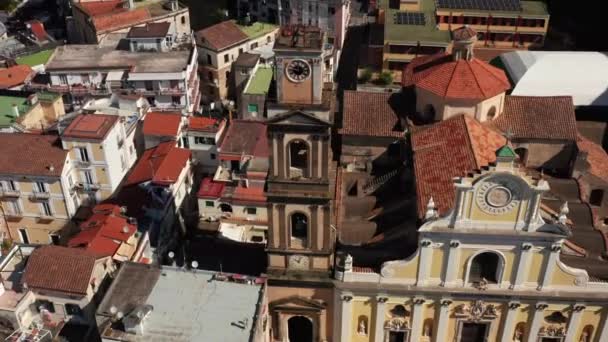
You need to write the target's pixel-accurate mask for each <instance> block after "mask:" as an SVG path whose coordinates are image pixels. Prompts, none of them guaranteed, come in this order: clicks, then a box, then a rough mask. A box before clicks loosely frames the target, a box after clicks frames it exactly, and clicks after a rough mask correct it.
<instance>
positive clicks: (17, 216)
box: [4, 211, 23, 222]
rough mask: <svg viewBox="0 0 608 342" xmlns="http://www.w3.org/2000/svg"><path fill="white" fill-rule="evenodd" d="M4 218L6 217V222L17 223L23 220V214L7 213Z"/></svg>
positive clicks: (18, 212)
mask: <svg viewBox="0 0 608 342" xmlns="http://www.w3.org/2000/svg"><path fill="white" fill-rule="evenodd" d="M4 217H6V220H7V221H9V222H19V221H21V220H22V219H23V213H22V212H20V211H17V212H11V213H9V212H7V213H5V215H4Z"/></svg>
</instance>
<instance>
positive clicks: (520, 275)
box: [505, 243, 532, 289]
mask: <svg viewBox="0 0 608 342" xmlns="http://www.w3.org/2000/svg"><path fill="white" fill-rule="evenodd" d="M531 254H532V244H530V243H524V244H522V245H521V251H520V253H519V262H518V263H517V273H516V275H515V281H514V282H513V284H512V285H511V286H512V287H513V288H514V289H517V288H519V287H521V286H522V285H523V283H524V282H525V281H526V279H528V273H529V270H530V267H529V264H530V256H531ZM505 276H507V275H506V274H505Z"/></svg>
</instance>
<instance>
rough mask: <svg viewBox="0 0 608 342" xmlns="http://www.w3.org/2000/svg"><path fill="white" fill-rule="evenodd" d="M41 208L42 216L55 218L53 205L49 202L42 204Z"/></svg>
mask: <svg viewBox="0 0 608 342" xmlns="http://www.w3.org/2000/svg"><path fill="white" fill-rule="evenodd" d="M40 207H41V208H42V214H43V215H44V216H53V212H52V211H51V204H50V203H49V202H48V201H44V202H40Z"/></svg>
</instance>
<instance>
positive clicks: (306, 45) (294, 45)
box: [274, 25, 325, 51]
mask: <svg viewBox="0 0 608 342" xmlns="http://www.w3.org/2000/svg"><path fill="white" fill-rule="evenodd" d="M324 43H325V37H324V34H323V31H321V29H320V28H318V27H314V26H295V25H294V26H283V27H282V28H281V32H279V36H278V37H277V40H276V42H275V44H274V48H275V50H276V49H289V50H291V49H298V50H313V51H314V50H321V49H323V44H324Z"/></svg>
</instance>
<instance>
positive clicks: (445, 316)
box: [435, 299, 452, 342]
mask: <svg viewBox="0 0 608 342" xmlns="http://www.w3.org/2000/svg"><path fill="white" fill-rule="evenodd" d="M451 304H452V301H451V300H449V299H442V300H441V302H440V306H439V321H438V322H437V331H436V332H435V342H443V341H446V340H447V339H446V333H447V330H448V321H449V320H450V317H449V314H450V305H451Z"/></svg>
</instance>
